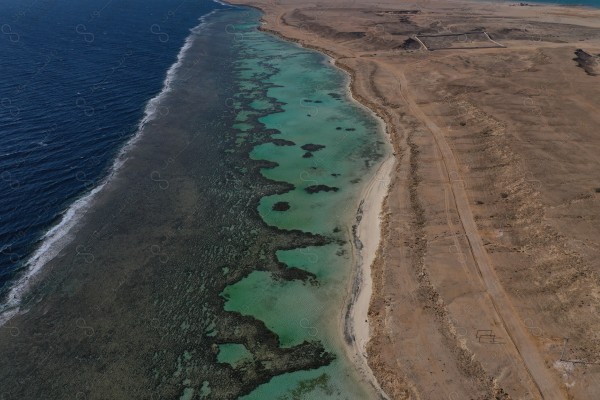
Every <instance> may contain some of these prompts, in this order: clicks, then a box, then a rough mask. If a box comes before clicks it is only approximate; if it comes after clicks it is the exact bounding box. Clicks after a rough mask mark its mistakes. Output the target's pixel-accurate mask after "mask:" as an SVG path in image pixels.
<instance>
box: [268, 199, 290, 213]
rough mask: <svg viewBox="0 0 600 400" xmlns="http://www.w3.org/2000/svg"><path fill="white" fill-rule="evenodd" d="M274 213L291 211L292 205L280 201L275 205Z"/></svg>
mask: <svg viewBox="0 0 600 400" xmlns="http://www.w3.org/2000/svg"><path fill="white" fill-rule="evenodd" d="M272 208H273V211H287V210H289V209H290V203H288V202H287V201H279V202H277V203H275V204H273V207H272Z"/></svg>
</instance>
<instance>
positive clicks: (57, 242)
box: [0, 10, 219, 327]
mask: <svg viewBox="0 0 600 400" xmlns="http://www.w3.org/2000/svg"><path fill="white" fill-rule="evenodd" d="M217 11H219V10H213V11H211V12H209V13H208V14H205V15H203V16H201V17H200V18H199V19H198V20H199V21H200V23H199V24H198V25H197V26H195V27H194V28H192V29H190V34H189V35H188V36H187V37H186V39H185V42H184V44H183V46H182V47H181V49H180V50H179V53H178V54H177V60H176V61H175V62H174V63H173V64H172V65H171V66H170V67H169V69H168V70H167V73H166V76H165V79H164V80H163V86H162V89H161V91H160V92H159V93H158V94H157V95H156V96H154V97H153V98H151V99H150V100H149V101H148V102H147V103H146V107H145V109H144V117H143V118H142V120H141V121H140V122H139V123H138V128H137V130H136V133H135V134H134V135H133V137H132V138H131V139H129V141H127V143H125V144H124V145H123V147H122V148H121V150H120V151H119V152H118V154H117V156H116V158H115V161H114V162H113V165H112V166H111V169H110V171H109V173H108V175H107V176H106V178H104V180H102V182H101V183H100V184H99V185H98V186H96V187H95V188H93V189H92V190H91V191H90V192H88V193H86V194H84V195H83V196H82V197H80V198H78V199H76V200H75V201H74V202H73V203H72V204H71V206H70V207H69V208H68V209H67V210H66V211H65V212H64V214H63V217H62V218H61V220H60V221H59V222H58V224H57V225H55V226H53V227H52V228H50V229H49V230H48V232H46V233H45V234H44V236H43V237H42V243H41V244H40V245H39V247H38V248H37V249H36V250H35V252H34V253H33V255H32V256H31V257H30V258H29V259H28V260H27V262H26V263H25V268H26V269H27V271H26V272H25V273H24V274H23V276H21V277H20V278H19V279H18V280H17V281H16V282H15V283H14V284H13V285H12V288H11V289H10V291H9V293H8V296H7V300H6V303H5V304H2V305H0V327H2V326H3V325H4V324H6V322H8V321H9V320H10V319H11V318H12V317H14V316H15V315H16V314H17V313H18V312H19V311H20V304H21V300H22V299H23V296H24V295H25V293H26V292H27V290H28V289H29V287H30V285H31V283H32V281H33V279H32V278H33V277H34V276H35V275H37V274H38V273H39V272H40V271H41V270H42V268H43V267H44V266H45V265H46V264H47V263H48V262H49V261H51V260H52V259H54V258H55V257H56V256H58V254H59V253H60V252H61V251H62V250H63V249H64V248H65V247H66V246H67V245H68V244H69V243H70V242H71V241H72V240H73V238H74V233H75V232H74V231H75V228H76V227H77V226H78V223H79V222H80V221H81V218H82V217H83V216H84V215H85V213H86V211H88V210H89V208H90V206H91V202H92V200H94V198H95V197H96V195H97V194H98V193H99V192H100V191H101V190H102V189H103V188H104V187H106V185H107V184H108V183H110V182H111V181H112V180H113V178H114V177H115V175H116V174H117V173H118V172H119V171H120V169H121V167H122V166H123V164H125V162H126V161H127V155H128V153H129V151H130V150H131V149H132V147H133V146H134V145H135V143H137V142H138V140H139V139H140V137H141V132H142V130H143V128H144V126H145V125H146V124H147V123H148V122H150V121H152V120H153V119H154V118H156V116H157V115H158V114H160V101H161V100H162V99H163V98H164V97H165V95H166V94H168V93H169V92H171V90H172V89H173V88H172V86H171V83H172V82H173V79H174V77H175V74H176V72H177V71H178V69H179V68H180V67H181V65H182V64H183V58H184V56H185V54H186V53H187V51H188V50H189V48H190V47H191V46H192V43H193V40H194V37H195V36H196V34H197V33H198V32H199V30H201V29H202V28H203V27H204V26H206V24H207V23H208V22H207V21H206V19H207V18H208V17H210V16H211V15H213V14H215V13H216V12H217Z"/></svg>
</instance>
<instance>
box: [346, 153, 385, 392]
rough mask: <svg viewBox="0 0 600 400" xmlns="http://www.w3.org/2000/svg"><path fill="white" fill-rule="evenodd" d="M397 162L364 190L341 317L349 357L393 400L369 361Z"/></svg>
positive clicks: (355, 227) (353, 231) (375, 177)
mask: <svg viewBox="0 0 600 400" xmlns="http://www.w3.org/2000/svg"><path fill="white" fill-rule="evenodd" d="M395 161H396V160H395V158H394V156H393V155H391V154H390V155H389V156H388V157H387V158H386V159H384V160H383V161H382V162H381V164H380V165H379V168H378V169H377V172H376V173H375V174H374V175H373V177H372V179H371V180H370V181H369V182H368V184H367V185H366V186H365V188H364V189H363V190H362V192H361V196H360V201H359V206H358V210H357V213H356V225H353V229H352V232H351V235H352V239H353V240H352V252H353V260H354V262H353V273H352V278H351V280H350V285H349V288H348V294H347V299H348V300H347V301H346V303H345V305H344V308H343V309H342V316H341V319H340V330H341V333H342V334H343V337H344V339H345V344H346V346H345V347H346V350H347V352H348V356H349V357H350V359H352V360H354V363H355V366H356V367H357V368H358V370H359V371H360V373H361V374H362V375H363V376H365V378H366V379H367V380H368V382H369V383H370V384H371V385H372V386H373V388H374V389H375V390H376V391H377V392H378V394H379V395H380V397H381V398H383V399H389V396H388V394H387V393H386V392H385V391H384V390H383V388H382V387H381V385H380V384H379V381H378V380H377V378H376V377H375V374H374V373H373V370H372V369H371V367H370V366H369V363H368V354H367V345H368V343H369V341H370V339H371V328H370V324H369V322H368V318H369V307H370V304H371V298H372V294H373V276H372V265H373V263H374V261H375V259H376V256H377V252H378V251H379V248H380V245H381V243H382V240H381V238H382V231H381V229H382V218H381V216H382V212H383V206H384V202H385V199H386V197H387V195H388V192H389V187H390V183H391V179H392V171H393V170H394V167H395V165H396V162H395Z"/></svg>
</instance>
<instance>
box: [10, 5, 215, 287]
mask: <svg viewBox="0 0 600 400" xmlns="http://www.w3.org/2000/svg"><path fill="white" fill-rule="evenodd" d="M222 7H223V6H221V5H219V4H216V3H214V2H212V1H210V0H183V1H182V0H86V1H81V0H27V1H24V0H2V1H1V2H0V76H1V80H0V294H3V293H6V291H7V289H8V287H9V283H10V281H11V280H12V279H13V278H14V277H15V275H16V274H17V273H18V271H19V270H21V269H23V268H24V266H25V264H26V261H27V259H28V257H29V256H30V255H31V253H32V252H33V251H34V250H35V248H36V246H38V245H39V243H40V240H41V239H42V237H43V235H44V233H45V232H47V230H48V229H49V228H50V227H51V226H53V225H55V224H56V223H57V222H58V221H60V219H61V214H63V213H64V212H65V210H66V209H67V208H68V206H69V205H70V204H72V203H73V201H74V200H75V199H76V198H78V197H80V196H82V195H83V194H84V193H86V192H88V191H89V189H91V188H93V187H94V186H96V184H97V183H98V182H99V181H101V180H102V179H103V178H104V177H105V176H106V174H107V173H108V171H109V170H110V166H111V164H112V162H113V159H114V157H115V155H116V154H117V152H118V151H119V149H120V148H121V147H122V146H123V144H124V143H125V142H126V141H127V140H128V139H129V138H131V137H132V135H133V134H134V133H135V132H136V130H137V126H138V123H139V121H140V120H141V119H142V118H143V116H144V108H145V104H146V103H147V101H148V100H149V99H150V98H152V97H153V96H155V95H156V94H158V93H159V92H160V91H161V88H162V85H163V81H164V79H165V73H166V71H167V70H168V69H169V67H170V66H171V65H172V64H173V63H174V62H175V61H176V59H177V54H178V52H179V50H180V48H181V47H182V45H183V44H184V42H185V38H186V37H187V36H188V34H189V30H190V29H191V28H193V27H194V26H196V25H198V23H199V21H198V19H199V17H201V16H202V15H205V14H207V13H208V12H210V11H211V10H213V9H216V8H222Z"/></svg>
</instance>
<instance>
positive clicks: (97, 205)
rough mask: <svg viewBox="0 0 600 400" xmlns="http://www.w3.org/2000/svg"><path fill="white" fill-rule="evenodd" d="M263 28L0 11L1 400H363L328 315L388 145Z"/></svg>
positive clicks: (202, 14)
mask: <svg viewBox="0 0 600 400" xmlns="http://www.w3.org/2000/svg"><path fill="white" fill-rule="evenodd" d="M259 25H260V13H259V12H258V11H257V10H255V9H251V8H246V7H233V6H228V5H226V4H222V3H218V2H209V1H205V0H195V1H192V0H183V1H180V0H177V1H175V0H173V1H171V0H160V1H159V0H146V1H143V2H142V1H133V0H103V1H99V0H89V1H85V2H82V1H73V0H61V1H58V0H55V1H52V0H32V1H22V0H5V1H3V2H2V4H0V33H1V35H0V54H2V57H1V58H0V70H1V71H2V76H3V78H4V79H2V81H0V98H1V102H0V134H1V135H2V140H1V141H0V296H1V297H2V301H1V304H2V305H1V306H0V310H1V314H0V322H1V323H2V325H1V326H0V399H17V398H19V399H23V398H44V399H65V398H74V399H182V400H190V399H202V398H206V399H238V398H240V399H322V398H331V399H365V398H377V396H378V395H377V393H376V390H375V389H374V387H373V386H372V382H370V381H369V379H368V376H366V375H365V374H364V371H361V370H360V368H358V367H357V364H356V363H355V362H354V361H353V355H352V352H351V351H350V350H349V349H350V347H351V346H350V344H351V341H352V340H353V338H352V337H348V335H346V336H345V335H344V333H343V332H342V325H343V324H342V321H343V318H344V315H345V311H346V307H347V304H348V300H349V296H350V295H349V292H350V289H351V288H352V281H353V277H354V273H355V271H356V268H357V262H358V261H357V260H358V259H359V257H358V258H357V248H359V247H360V242H358V241H357V239H356V238H355V236H354V231H355V227H356V224H357V222H358V219H360V200H361V193H362V192H363V191H364V189H365V187H366V185H367V184H368V183H369V182H371V181H372V179H373V177H374V176H375V173H376V170H377V168H378V166H379V165H381V163H382V162H383V161H384V160H385V159H386V158H387V157H389V156H390V154H391V149H390V145H389V143H388V140H387V138H386V136H385V132H384V128H383V125H382V122H381V121H380V120H379V119H378V118H377V117H376V116H375V115H374V114H373V113H371V112H370V111H369V110H367V109H366V108H364V107H363V106H361V105H359V104H358V103H356V102H355V101H353V100H352V99H351V96H350V94H349V79H348V77H347V75H346V74H345V73H343V72H342V71H340V70H338V69H337V68H335V67H334V66H333V65H332V62H331V60H330V59H329V58H327V57H326V56H324V55H322V54H320V53H317V52H314V51H311V50H307V49H303V48H301V47H299V46H297V45H296V44H293V43H289V42H285V41H283V40H281V39H279V38H276V37H274V36H272V35H270V34H268V33H264V32H262V31H259V30H258V27H259ZM357 218H358V219H357Z"/></svg>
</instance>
